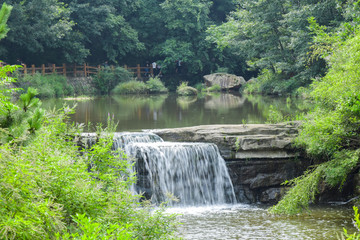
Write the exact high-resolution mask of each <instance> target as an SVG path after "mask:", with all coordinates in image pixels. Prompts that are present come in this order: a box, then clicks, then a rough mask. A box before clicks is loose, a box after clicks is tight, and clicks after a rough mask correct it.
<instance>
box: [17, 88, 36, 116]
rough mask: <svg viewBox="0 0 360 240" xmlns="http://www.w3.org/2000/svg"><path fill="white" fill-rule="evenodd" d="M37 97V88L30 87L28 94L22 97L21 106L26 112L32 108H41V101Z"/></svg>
mask: <svg viewBox="0 0 360 240" xmlns="http://www.w3.org/2000/svg"><path fill="white" fill-rule="evenodd" d="M36 95H37V90H36V89H35V88H32V87H29V88H28V89H27V93H24V94H21V95H20V100H21V102H20V104H21V107H22V109H23V110H24V112H26V111H27V110H28V109H29V108H31V107H37V106H39V101H40V100H39V99H38V98H36V97H35V96H36Z"/></svg>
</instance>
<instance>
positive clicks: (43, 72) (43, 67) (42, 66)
mask: <svg viewBox="0 0 360 240" xmlns="http://www.w3.org/2000/svg"><path fill="white" fill-rule="evenodd" d="M41 74H42V75H45V64H41Z"/></svg>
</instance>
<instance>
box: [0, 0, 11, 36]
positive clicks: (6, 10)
mask: <svg viewBox="0 0 360 240" xmlns="http://www.w3.org/2000/svg"><path fill="white" fill-rule="evenodd" d="M11 10H12V6H10V5H7V4H6V3H3V5H2V6H1V9H0V40H1V39H3V38H5V37H6V34H7V33H8V31H9V30H10V29H9V28H8V26H7V24H6V22H7V20H8V19H9V16H10V13H11Z"/></svg>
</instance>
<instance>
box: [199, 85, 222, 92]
mask: <svg viewBox="0 0 360 240" xmlns="http://www.w3.org/2000/svg"><path fill="white" fill-rule="evenodd" d="M203 91H206V92H221V87H220V85H219V84H214V85H212V86H211V87H208V88H206V89H204V90H203Z"/></svg>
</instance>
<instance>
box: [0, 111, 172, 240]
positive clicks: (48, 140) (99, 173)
mask: <svg viewBox="0 0 360 240" xmlns="http://www.w3.org/2000/svg"><path fill="white" fill-rule="evenodd" d="M65 112H69V113H71V111H70V110H69V109H67V108H66V109H64V110H62V111H57V112H53V113H51V114H47V117H46V119H45V121H44V125H43V127H42V128H41V129H38V130H37V134H36V136H35V137H34V139H33V141H31V142H29V143H28V144H27V145H26V146H20V147H18V146H17V145H14V144H3V145H0V172H1V174H0V182H1V186H0V198H1V201H0V238H1V239H15V238H16V239H34V240H36V239H55V237H57V238H58V239H88V238H87V237H90V236H91V238H92V239H93V237H97V238H99V239H136V238H137V239H168V238H171V237H170V236H169V235H170V234H171V232H172V231H173V230H174V224H173V223H174V222H173V220H174V218H173V216H164V214H163V210H162V209H159V210H157V211H152V209H151V208H150V207H149V206H147V205H146V204H143V203H140V202H139V196H134V195H133V194H131V192H130V186H131V184H132V183H133V182H134V181H135V179H134V177H133V175H132V174H130V172H129V169H130V162H129V161H128V160H127V157H126V155H124V153H123V152H121V151H120V150H119V151H112V150H111V147H112V144H113V142H112V141H113V140H112V135H111V133H109V132H108V133H107V134H101V131H99V141H98V142H97V143H96V144H95V145H93V146H92V147H91V148H90V149H89V151H83V153H82V154H79V149H78V147H77V144H76V140H75V139H73V138H71V137H69V136H74V135H75V134H78V133H80V132H81V129H80V128H76V127H74V126H73V127H72V126H69V125H68V124H66V123H65V122H67V119H68V116H67V115H66V114H65ZM110 125H111V124H110ZM111 126H112V125H111ZM110 128H112V127H110Z"/></svg>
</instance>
